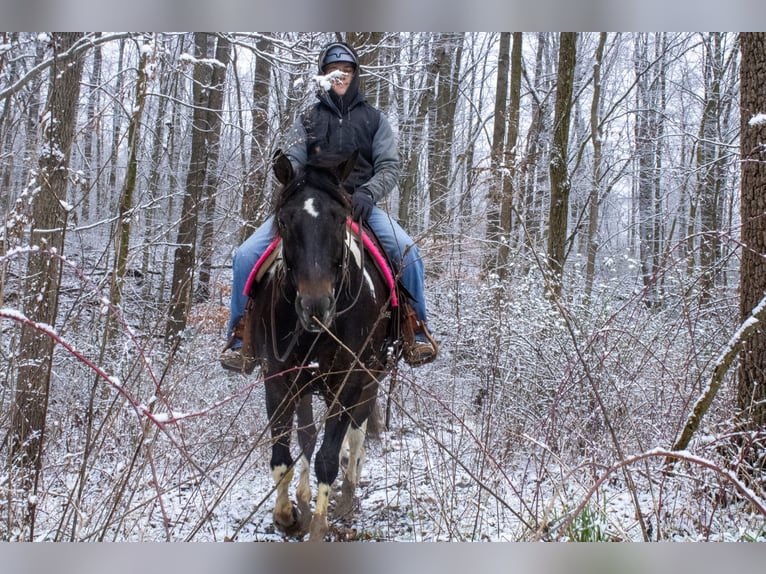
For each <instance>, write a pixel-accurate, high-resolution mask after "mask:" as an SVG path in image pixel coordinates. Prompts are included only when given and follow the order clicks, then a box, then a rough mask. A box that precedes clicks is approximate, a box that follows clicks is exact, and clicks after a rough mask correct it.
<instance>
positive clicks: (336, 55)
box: [318, 42, 359, 74]
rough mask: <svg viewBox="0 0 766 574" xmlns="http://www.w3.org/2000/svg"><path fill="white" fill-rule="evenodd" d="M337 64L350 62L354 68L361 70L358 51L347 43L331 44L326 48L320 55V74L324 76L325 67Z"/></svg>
mask: <svg viewBox="0 0 766 574" xmlns="http://www.w3.org/2000/svg"><path fill="white" fill-rule="evenodd" d="M335 62H348V63H349V64H353V65H354V68H357V69H358V68H359V57H358V56H357V55H356V51H354V49H353V48H352V47H351V46H349V45H348V44H346V43H345V42H331V43H330V44H327V46H325V48H324V50H322V52H321V53H320V54H319V62H318V64H319V73H321V74H323V73H324V69H325V66H327V65H328V64H334V63H335Z"/></svg>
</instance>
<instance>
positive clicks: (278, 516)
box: [271, 464, 293, 526]
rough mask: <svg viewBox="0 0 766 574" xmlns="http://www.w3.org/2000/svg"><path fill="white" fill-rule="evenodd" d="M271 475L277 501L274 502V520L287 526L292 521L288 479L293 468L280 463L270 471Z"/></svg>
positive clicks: (291, 477) (291, 474)
mask: <svg viewBox="0 0 766 574" xmlns="http://www.w3.org/2000/svg"><path fill="white" fill-rule="evenodd" d="M271 477H272V478H273V479H274V482H275V483H276V485H277V502H276V503H275V504H274V520H275V522H276V523H277V524H279V525H281V526H289V525H290V524H291V523H292V521H293V505H292V504H291V503H290V494H289V492H288V489H289V488H290V481H292V479H293V469H292V468H287V465H284V464H280V465H279V466H278V467H276V468H274V470H272V471H271Z"/></svg>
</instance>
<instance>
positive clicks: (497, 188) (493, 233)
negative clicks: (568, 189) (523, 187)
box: [484, 32, 511, 270]
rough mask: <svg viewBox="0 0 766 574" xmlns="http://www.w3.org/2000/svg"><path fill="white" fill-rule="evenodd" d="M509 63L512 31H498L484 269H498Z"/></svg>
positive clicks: (504, 239)
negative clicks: (498, 44)
mask: <svg viewBox="0 0 766 574" xmlns="http://www.w3.org/2000/svg"><path fill="white" fill-rule="evenodd" d="M510 65H511V33H510V32H501V33H500V47H499V49H498V54H497V82H496V84H495V113H494V127H493V129H492V150H491V152H490V168H489V186H488V188H489V189H488V190H487V243H488V247H487V256H486V258H485V261H484V268H485V269H486V270H490V269H497V268H498V267H499V265H498V260H497V258H498V254H499V251H500V244H501V242H502V241H507V240H508V238H507V237H505V236H504V235H503V230H502V227H501V225H500V209H501V207H500V206H501V204H502V193H503V181H504V180H505V178H506V173H505V170H506V166H505V165H504V162H503V160H504V158H505V131H506V128H507V123H508V122H507V119H506V113H507V108H508V72H509V69H510Z"/></svg>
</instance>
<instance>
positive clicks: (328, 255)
mask: <svg viewBox="0 0 766 574" xmlns="http://www.w3.org/2000/svg"><path fill="white" fill-rule="evenodd" d="M356 156H357V154H356V153H354V155H352V157H351V158H348V159H340V158H338V157H337V156H329V155H327V156H325V157H324V158H323V159H322V160H321V161H319V162H316V163H310V164H308V165H306V167H305V169H302V170H299V171H297V172H295V171H294V170H293V167H292V164H291V163H290V160H289V159H288V158H287V157H286V156H285V155H284V154H282V153H281V152H279V151H278V152H277V153H276V154H275V157H274V174H275V175H276V177H277V180H279V182H280V183H281V184H282V188H281V190H280V194H279V198H278V201H277V208H276V213H275V219H274V220H275V225H276V226H277V229H276V231H277V233H278V234H279V236H280V237H281V238H282V258H283V261H284V265H285V274H286V278H287V281H288V282H289V283H290V284H291V285H292V287H294V289H295V292H296V296H295V310H296V312H297V314H298V318H299V319H300V321H301V324H302V325H303V327H304V328H305V329H306V330H307V331H313V332H318V331H321V329H322V328H321V326H320V325H319V324H317V322H316V321H319V322H321V323H322V324H323V325H325V326H327V327H329V325H330V324H331V323H332V321H333V319H334V317H335V299H336V292H335V291H336V285H337V284H338V281H339V279H340V276H341V270H342V267H343V255H344V241H345V233H346V220H347V218H348V216H349V213H350V205H349V199H348V196H347V194H346V193H345V191H344V190H343V188H342V183H343V181H344V180H345V178H346V177H347V176H348V174H349V173H350V172H351V170H352V169H353V167H354V163H355V161H356Z"/></svg>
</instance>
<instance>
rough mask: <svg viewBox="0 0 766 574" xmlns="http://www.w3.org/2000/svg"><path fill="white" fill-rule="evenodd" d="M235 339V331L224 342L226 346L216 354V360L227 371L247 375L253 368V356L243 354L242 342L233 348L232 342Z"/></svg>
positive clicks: (254, 365) (236, 338)
mask: <svg viewBox="0 0 766 574" xmlns="http://www.w3.org/2000/svg"><path fill="white" fill-rule="evenodd" d="M237 340H238V337H237V335H236V333H235V334H233V335H232V336H231V337H229V340H228V341H227V342H226V346H225V347H224V348H223V350H222V351H221V354H220V355H219V356H218V362H219V363H220V364H221V366H222V367H223V368H224V369H226V370H227V371H232V372H234V373H241V374H244V375H249V374H251V373H252V372H253V371H254V370H255V367H256V360H255V357H252V356H246V355H244V354H243V352H242V351H243V350H244V348H245V345H244V343H243V344H242V345H241V346H239V347H237V348H236V349H235V348H234V342H235V341H237Z"/></svg>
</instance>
